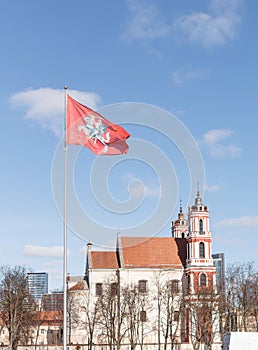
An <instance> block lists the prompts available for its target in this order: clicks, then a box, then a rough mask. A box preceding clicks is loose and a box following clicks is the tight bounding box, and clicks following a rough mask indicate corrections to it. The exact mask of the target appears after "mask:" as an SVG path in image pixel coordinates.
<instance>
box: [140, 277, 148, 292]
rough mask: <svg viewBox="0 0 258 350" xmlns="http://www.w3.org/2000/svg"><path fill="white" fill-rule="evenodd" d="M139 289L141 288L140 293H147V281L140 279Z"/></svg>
mask: <svg viewBox="0 0 258 350" xmlns="http://www.w3.org/2000/svg"><path fill="white" fill-rule="evenodd" d="M138 290H139V293H147V281H145V280H140V281H139V282H138Z"/></svg>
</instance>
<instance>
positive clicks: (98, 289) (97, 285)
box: [96, 283, 102, 296]
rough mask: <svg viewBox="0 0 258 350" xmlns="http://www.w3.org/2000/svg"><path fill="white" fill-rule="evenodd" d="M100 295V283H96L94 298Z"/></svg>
mask: <svg viewBox="0 0 258 350" xmlns="http://www.w3.org/2000/svg"><path fill="white" fill-rule="evenodd" d="M100 295H102V283H96V296H100Z"/></svg>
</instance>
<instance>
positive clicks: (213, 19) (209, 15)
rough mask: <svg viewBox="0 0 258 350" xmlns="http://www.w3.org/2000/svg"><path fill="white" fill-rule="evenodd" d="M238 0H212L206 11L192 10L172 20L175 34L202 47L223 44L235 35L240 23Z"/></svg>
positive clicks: (239, 2)
mask: <svg viewBox="0 0 258 350" xmlns="http://www.w3.org/2000/svg"><path fill="white" fill-rule="evenodd" d="M240 4H241V1H238V0H224V1H221V0H213V1H211V2H210V6H209V7H208V9H207V11H206V12H193V13H190V14H187V15H183V16H180V17H178V18H177V19H176V20H175V22H174V26H173V27H174V29H175V30H176V32H177V34H182V36H184V37H185V38H186V39H187V40H188V41H189V42H191V43H193V44H198V45H200V46H202V47H204V48H212V47H219V46H225V45H226V44H227V43H228V42H229V41H231V40H233V39H234V38H235V37H236V34H237V31H238V27H239V25H240V23H241V16H240Z"/></svg>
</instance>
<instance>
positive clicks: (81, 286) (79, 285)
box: [69, 281, 85, 292]
mask: <svg viewBox="0 0 258 350" xmlns="http://www.w3.org/2000/svg"><path fill="white" fill-rule="evenodd" d="M84 289H85V283H84V281H79V282H77V283H76V284H74V285H73V286H72V287H71V288H69V291H71V292H72V291H76V290H84Z"/></svg>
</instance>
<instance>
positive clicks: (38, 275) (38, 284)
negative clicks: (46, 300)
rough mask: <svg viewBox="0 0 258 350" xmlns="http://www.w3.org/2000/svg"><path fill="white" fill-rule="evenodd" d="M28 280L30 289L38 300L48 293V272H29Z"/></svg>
mask: <svg viewBox="0 0 258 350" xmlns="http://www.w3.org/2000/svg"><path fill="white" fill-rule="evenodd" d="M27 280H28V286H29V291H30V293H31V294H32V295H33V296H34V298H35V300H36V301H38V300H40V299H41V297H42V295H43V294H47V293H48V274H47V273H46V272H29V273H27Z"/></svg>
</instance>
